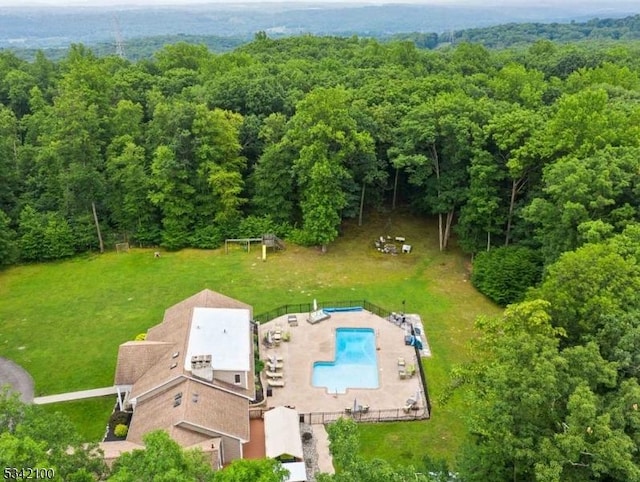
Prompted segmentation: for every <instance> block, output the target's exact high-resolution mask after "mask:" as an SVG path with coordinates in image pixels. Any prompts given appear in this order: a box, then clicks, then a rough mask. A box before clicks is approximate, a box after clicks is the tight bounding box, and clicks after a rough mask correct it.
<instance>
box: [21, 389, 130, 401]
mask: <svg viewBox="0 0 640 482" xmlns="http://www.w3.org/2000/svg"><path fill="white" fill-rule="evenodd" d="M117 393H118V389H117V388H116V387H104V388H94V389H93V390H81V391H79V392H68V393H59V394H58V395H48V396H46V397H36V398H34V399H33V403H35V404H36V405H46V404H47V403H57V402H69V401H71V400H82V399H84V398H96V397H106V396H107V395H116V394H117Z"/></svg>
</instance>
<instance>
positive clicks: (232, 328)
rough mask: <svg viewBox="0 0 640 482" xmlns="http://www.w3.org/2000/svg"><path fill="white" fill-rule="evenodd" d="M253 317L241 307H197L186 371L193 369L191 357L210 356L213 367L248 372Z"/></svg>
mask: <svg viewBox="0 0 640 482" xmlns="http://www.w3.org/2000/svg"><path fill="white" fill-rule="evenodd" d="M250 316H251V315H250V313H249V310H245V309H239V308H194V309H193V318H192V319H191V330H190V332H189V344H188V345H187V356H186V357H185V360H184V368H185V370H189V371H190V370H191V357H192V356H195V355H211V367H212V368H213V369H214V370H229V371H234V370H237V371H249V370H250V369H251V361H250V356H251V337H250V336H249V334H250V330H251V326H250V320H249V318H250Z"/></svg>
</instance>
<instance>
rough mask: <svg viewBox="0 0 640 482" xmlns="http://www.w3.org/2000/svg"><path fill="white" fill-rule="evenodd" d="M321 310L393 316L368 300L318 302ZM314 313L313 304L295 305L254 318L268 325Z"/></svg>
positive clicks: (281, 307) (385, 316) (280, 307)
mask: <svg viewBox="0 0 640 482" xmlns="http://www.w3.org/2000/svg"><path fill="white" fill-rule="evenodd" d="M317 307H318V309H319V310H323V309H325V308H358V307H360V308H363V309H365V310H367V311H369V312H371V313H373V314H374V315H378V316H379V317H381V318H388V317H389V316H391V311H389V310H385V309H384V308H382V307H380V306H378V305H374V304H373V303H371V302H369V301H367V300H347V301H319V302H317ZM311 311H313V303H295V304H290V305H282V306H278V307H277V308H275V309H273V310H271V311H268V312H266V313H260V314H259V315H256V316H254V317H253V319H254V321H256V322H257V323H266V322H267V321H270V320H273V319H274V318H278V317H279V316H283V315H288V314H289V313H311Z"/></svg>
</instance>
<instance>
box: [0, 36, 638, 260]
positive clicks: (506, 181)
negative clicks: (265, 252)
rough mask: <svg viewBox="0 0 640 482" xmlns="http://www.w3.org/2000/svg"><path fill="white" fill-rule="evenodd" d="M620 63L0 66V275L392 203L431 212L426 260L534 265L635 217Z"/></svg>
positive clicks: (331, 43) (421, 57)
mask: <svg viewBox="0 0 640 482" xmlns="http://www.w3.org/2000/svg"><path fill="white" fill-rule="evenodd" d="M635 52H636V46H635V45H634V44H631V43H621V44H619V45H616V46H611V47H608V46H596V45H595V44H594V45H593V46H592V47H591V48H590V49H589V50H586V49H585V48H584V47H580V48H578V47H576V46H560V45H556V44H552V43H545V42H539V43H536V44H533V45H532V46H531V47H529V48H528V49H526V50H522V49H521V50H514V51H502V52H496V51H491V50H488V49H486V48H484V47H481V46H479V45H474V44H465V43H461V44H459V45H457V46H456V47H449V48H446V49H442V50H439V51H427V50H420V49H418V48H416V47H415V45H414V44H413V43H411V42H408V41H392V42H389V43H385V44H383V43H378V42H377V41H375V40H371V39H359V38H357V37H352V38H349V39H343V38H330V37H310V36H306V37H297V38H287V39H280V40H272V39H269V38H268V37H267V36H266V35H261V36H256V39H255V40H254V42H252V43H249V44H246V45H244V46H242V47H239V48H238V49H237V50H236V51H234V52H231V53H226V54H214V53H211V52H210V51H209V50H207V49H206V48H205V47H203V46H198V45H193V44H187V43H177V44H173V45H167V46H165V47H163V48H162V49H161V50H159V51H158V52H157V53H156V54H155V56H154V57H153V59H151V60H146V61H140V62H138V63H131V62H128V61H125V60H122V59H119V58H115V57H102V58H100V57H96V56H95V55H94V54H93V53H92V52H91V51H90V50H89V49H87V48H86V47H84V46H82V45H75V46H73V47H72V48H71V49H70V50H69V52H68V53H67V55H66V57H65V58H64V59H62V60H60V61H57V62H51V61H49V60H47V59H46V58H45V57H44V56H43V55H38V56H36V58H35V59H34V61H32V62H26V61H23V60H20V59H19V58H17V57H15V56H13V55H12V54H10V53H4V54H3V58H2V61H3V65H5V66H6V67H7V68H6V69H3V70H2V71H0V211H2V212H3V213H4V214H3V217H2V218H0V254H2V263H3V264H7V263H11V262H13V261H14V260H15V259H21V260H25V261H31V260H46V259H54V258H58V257H64V256H69V255H72V254H74V253H77V252H80V251H84V250H87V249H99V248H101V244H105V245H106V247H107V248H112V247H113V244H114V243H115V242H119V241H129V242H132V243H137V244H140V245H158V244H161V245H163V246H165V247H167V248H170V249H179V248H182V247H186V246H195V247H215V246H218V245H219V244H220V243H221V242H222V241H223V240H224V238H225V237H233V236H236V235H238V226H239V225H240V223H241V222H242V220H243V219H244V218H246V217H248V216H258V217H268V218H270V219H272V220H273V221H275V222H276V223H277V224H278V225H280V226H289V228H285V229H284V231H286V232H290V233H293V235H294V238H295V239H296V240H297V241H300V242H306V243H310V244H317V245H320V246H323V247H326V246H327V245H328V244H330V242H331V241H332V240H334V239H335V238H336V236H337V235H338V233H339V232H340V223H341V222H342V221H343V220H344V219H346V218H350V217H358V218H359V219H360V221H361V222H362V219H363V217H365V218H366V213H367V212H368V211H370V210H372V209H388V208H392V209H393V208H397V207H398V206H400V205H403V204H404V205H409V206H411V207H412V208H413V209H415V210H417V211H419V212H424V213H425V214H430V215H435V216H437V217H438V219H439V224H440V233H439V237H440V246H441V248H442V249H446V248H447V247H448V246H449V245H450V243H451V239H452V237H453V239H455V240H456V241H457V243H458V245H459V246H461V247H462V248H463V249H464V250H465V251H467V252H471V253H475V252H479V251H482V250H485V249H491V247H493V246H499V245H505V244H506V245H508V244H514V243H515V244H519V243H520V244H521V243H524V244H526V245H527V246H528V247H529V248H532V249H535V250H540V252H541V253H542V254H543V257H544V260H545V262H547V263H550V262H552V261H554V260H555V259H557V258H558V256H559V255H560V254H561V253H562V252H564V251H566V250H571V249H575V248H577V247H579V246H580V245H582V244H583V243H585V242H590V241H598V240H604V239H606V238H608V237H611V236H613V235H615V234H616V233H619V232H621V231H622V229H624V227H625V226H626V225H627V224H629V223H631V222H636V221H638V216H639V214H638V210H637V208H636V206H635V203H634V200H635V199H636V198H637V196H638V194H639V193H638V189H639V188H638V185H639V182H638V179H637V175H638V169H637V165H636V164H634V163H637V161H634V159H637V158H638V155H637V153H636V149H637V147H638V139H640V136H639V135H638V132H637V130H638V125H640V123H639V122H638V120H639V119H638V117H639V116H640V106H639V103H638V101H639V99H640V95H638V89H640V82H639V81H638V78H640V74H639V73H638V70H639V69H640V64H639V63H638V62H637V56H636V55H635ZM587 54H588V55H587ZM550 62H552V63H550ZM291 227H295V228H297V229H294V230H291ZM259 234H261V233H258V235H259Z"/></svg>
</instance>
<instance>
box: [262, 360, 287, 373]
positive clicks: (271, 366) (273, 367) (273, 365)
mask: <svg viewBox="0 0 640 482" xmlns="http://www.w3.org/2000/svg"><path fill="white" fill-rule="evenodd" d="M266 366H267V369H269V370H271V371H272V372H275V371H276V370H279V369H280V368H284V363H282V362H278V363H271V362H267V363H266Z"/></svg>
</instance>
